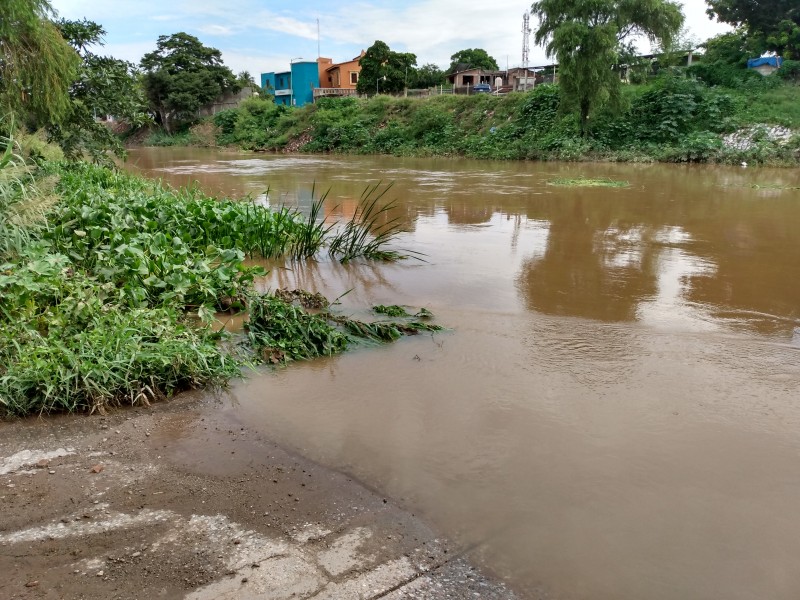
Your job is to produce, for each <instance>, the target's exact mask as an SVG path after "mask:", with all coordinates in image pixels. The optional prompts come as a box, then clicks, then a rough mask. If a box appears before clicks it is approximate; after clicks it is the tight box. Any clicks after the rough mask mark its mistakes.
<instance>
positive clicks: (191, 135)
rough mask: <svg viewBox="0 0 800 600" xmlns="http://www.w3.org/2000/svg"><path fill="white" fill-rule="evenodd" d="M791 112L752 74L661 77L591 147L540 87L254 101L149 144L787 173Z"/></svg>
mask: <svg viewBox="0 0 800 600" xmlns="http://www.w3.org/2000/svg"><path fill="white" fill-rule="evenodd" d="M698 75H701V76H702V75H703V73H702V72H700V73H698ZM730 86H732V87H730ZM798 107H800V86H797V85H793V84H791V83H787V82H783V81H781V80H780V79H777V78H762V77H761V76H759V75H755V76H754V74H752V73H750V74H745V75H742V76H741V78H740V79H736V78H733V79H731V80H730V81H728V86H725V85H716V86H710V85H706V84H704V83H702V82H701V80H700V79H694V78H690V77H686V76H684V75H674V74H668V75H664V76H662V77H660V78H657V79H655V80H653V81H651V82H649V83H647V84H645V85H632V86H625V87H624V88H623V97H622V110H620V111H614V112H612V111H611V110H604V111H601V112H599V113H597V114H595V115H594V116H593V117H592V123H591V135H590V136H589V137H588V138H582V137H581V136H580V133H579V124H578V121H577V118H576V117H575V116H572V115H569V114H565V113H564V112H563V111H561V110H560V108H561V106H560V95H559V90H558V87H557V86H552V85H543V86H539V87H538V88H536V89H535V90H534V91H531V92H528V93H512V94H508V95H505V96H500V97H497V96H492V95H488V94H478V95H473V96H440V97H433V98H428V99H409V98H394V97H389V96H378V97H374V98H370V99H355V98H343V99H323V100H321V101H320V102H318V103H317V104H315V105H310V106H306V107H303V108H300V109H288V108H286V107H282V106H276V105H274V104H273V103H271V102H270V101H269V100H264V99H258V98H254V99H250V100H247V101H245V102H244V103H243V104H242V106H241V107H240V108H238V109H236V110H227V111H223V112H221V113H218V114H217V115H215V116H214V117H213V119H211V120H209V121H206V122H204V123H201V124H199V125H197V126H195V127H194V128H192V129H191V130H190V131H187V132H184V133H182V134H179V135H178V136H164V135H162V134H157V135H155V136H153V137H151V143H152V144H154V145H168V144H176V143H177V144H197V145H223V146H237V147H240V148H243V149H246V150H267V151H303V152H340V153H353V154H391V155H398V156H465V157H471V158H485V159H510V160H612V161H663V162H720V163H734V164H738V163H739V162H742V161H747V162H751V163H761V164H780V165H792V164H797V162H798V159H799V158H800V136H798V135H797V132H798V131H800V108H798ZM786 129H788V130H791V131H789V132H788V133H787V132H786V131H785V130H786ZM737 132H738V133H737ZM792 136H793V137H792Z"/></svg>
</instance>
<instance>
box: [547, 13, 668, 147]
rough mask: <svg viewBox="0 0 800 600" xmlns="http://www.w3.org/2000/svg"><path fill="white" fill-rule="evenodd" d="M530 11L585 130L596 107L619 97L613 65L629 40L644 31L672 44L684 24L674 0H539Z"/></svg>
mask: <svg viewBox="0 0 800 600" xmlns="http://www.w3.org/2000/svg"><path fill="white" fill-rule="evenodd" d="M532 13H533V14H534V15H535V16H536V17H538V19H539V21H540V25H539V28H538V29H537V30H536V43H538V44H544V45H545V49H546V51H547V54H548V56H555V57H556V58H557V60H558V65H559V67H558V68H559V82H560V84H561V96H562V100H563V103H564V104H563V105H564V106H565V107H568V108H573V107H574V108H576V109H577V111H578V113H579V114H580V122H581V131H582V132H583V134H584V135H586V134H587V133H588V125H589V116H590V114H591V112H592V110H593V109H594V108H596V107H597V106H600V105H603V104H606V103H612V104H614V103H616V102H617V101H618V99H619V89H620V80H619V76H618V75H617V73H616V72H615V71H613V70H612V67H613V66H614V65H615V64H617V63H618V56H619V49H620V47H621V45H622V44H623V43H624V42H625V40H626V39H628V38H630V37H632V36H637V35H644V36H646V37H648V38H649V39H650V40H651V41H652V42H656V43H660V44H661V45H662V46H663V47H670V46H671V42H672V39H673V38H674V37H675V35H676V34H677V33H678V31H679V30H680V28H681V25H682V24H683V14H682V12H681V8H680V5H679V4H678V3H677V2H676V1H674V0H540V1H538V2H534V3H533V6H532Z"/></svg>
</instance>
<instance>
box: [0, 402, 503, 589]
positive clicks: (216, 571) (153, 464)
mask: <svg viewBox="0 0 800 600" xmlns="http://www.w3.org/2000/svg"><path fill="white" fill-rule="evenodd" d="M0 502H2V503H3V507H4V508H3V522H2V523H0V572H2V573H3V574H4V577H3V578H2V579H0V597H2V598H9V599H16V598H46V599H50V598H52V599H55V598H59V599H60V598H81V599H95V598H96V599H100V598H102V599H104V600H105V599H132V598H186V599H187V600H212V599H214V600H216V599H231V600H233V599H237V600H238V599H248V598H254V599H255V598H258V599H274V600H284V599H286V600H288V599H312V598H313V599H314V600H323V599H326V600H330V599H372V598H389V599H392V600H399V599H404V598H409V599H411V598H431V599H437V598H488V599H495V598H496V599H500V598H515V596H514V593H513V592H512V591H511V590H510V589H508V588H507V587H506V586H505V585H503V584H502V583H501V582H499V581H496V580H493V579H491V578H489V577H487V576H486V575H485V574H483V573H481V572H480V571H479V570H478V569H477V568H476V567H475V566H474V565H473V564H471V563H470V562H469V560H468V556H465V555H464V553H462V552H460V551H459V548H457V547H454V546H452V544H451V543H449V542H448V541H446V540H442V539H440V538H438V537H437V536H436V534H435V532H434V531H432V530H431V529H430V528H429V527H428V526H427V525H426V524H425V523H424V522H422V521H421V520H420V519H419V518H417V517H414V516H413V515H411V514H410V513H408V512H407V511H405V510H403V509H402V508H400V507H398V506H396V505H394V504H393V503H392V502H391V501H389V500H387V499H385V498H383V497H381V496H378V495H377V494H376V493H374V492H372V491H369V490H367V489H366V488H364V487H363V486H361V485H360V484H359V483H357V482H355V481H353V480H351V479H350V478H348V477H347V476H346V475H344V474H342V473H337V472H333V471H330V470H327V469H324V468H322V467H320V466H319V465H316V464H314V463H312V462H309V461H307V460H304V459H303V458H302V457H299V456H296V455H293V454H291V453H289V452H286V451H285V450H283V449H281V448H279V447H277V446H275V445H274V444H272V443H271V442H270V441H269V440H267V439H264V438H263V437H261V436H260V434H258V432H252V431H249V430H248V428H247V427H246V426H245V425H244V424H242V423H237V422H234V421H231V417H230V415H227V416H220V415H219V414H218V413H216V412H215V411H214V408H213V407H209V406H207V405H205V404H203V403H202V402H199V401H197V400H193V399H192V398H191V397H186V398H179V399H177V400H174V401H172V402H171V403H169V404H165V405H162V406H159V407H155V408H152V409H149V410H137V411H121V412H120V413H118V414H116V415H111V416H109V417H104V418H100V417H90V418H86V417H72V418H56V419H51V420H45V421H25V422H17V423H0Z"/></svg>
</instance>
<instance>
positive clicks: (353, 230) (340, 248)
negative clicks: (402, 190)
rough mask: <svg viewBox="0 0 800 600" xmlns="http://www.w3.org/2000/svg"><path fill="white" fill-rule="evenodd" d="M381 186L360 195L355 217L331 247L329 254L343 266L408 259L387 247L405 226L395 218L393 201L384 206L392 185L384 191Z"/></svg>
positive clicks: (330, 243)
mask: <svg viewBox="0 0 800 600" xmlns="http://www.w3.org/2000/svg"><path fill="white" fill-rule="evenodd" d="M380 186H381V182H378V183H376V184H375V185H373V186H369V187H367V188H366V189H365V190H364V192H363V193H362V194H361V198H360V200H359V203H358V207H357V208H356V211H355V213H354V214H353V217H352V218H351V219H350V220H349V221H347V223H345V224H344V225H343V226H342V227H340V228H339V229H338V230H337V231H336V232H335V234H334V235H333V237H332V239H331V240H330V242H329V244H328V253H329V254H330V255H331V256H332V257H334V258H336V259H338V260H339V261H340V262H342V263H346V262H349V261H351V260H353V259H354V258H360V257H363V258H367V259H371V260H386V261H395V260H400V259H402V258H406V255H407V254H409V253H406V254H403V253H402V252H399V251H397V250H391V249H388V248H387V246H388V245H389V244H390V243H391V242H393V241H394V240H395V238H396V237H397V236H398V235H400V233H401V231H402V223H401V222H400V218H399V217H392V216H391V212H392V210H393V209H395V208H396V206H397V205H396V203H395V202H394V201H391V202H388V203H385V204H384V203H382V202H381V201H382V199H383V197H384V196H385V195H386V193H387V192H388V191H389V190H390V189H391V188H392V184H391V183H390V184H389V185H387V186H385V187H384V188H383V189H381V187H380Z"/></svg>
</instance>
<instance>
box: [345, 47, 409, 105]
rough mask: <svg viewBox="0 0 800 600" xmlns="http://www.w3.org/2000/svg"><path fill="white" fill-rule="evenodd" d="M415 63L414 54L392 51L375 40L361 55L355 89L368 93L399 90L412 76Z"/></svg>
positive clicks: (360, 92)
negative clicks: (359, 71) (359, 70)
mask: <svg viewBox="0 0 800 600" xmlns="http://www.w3.org/2000/svg"><path fill="white" fill-rule="evenodd" d="M416 64H417V56H416V55H415V54H411V53H410V52H394V51H392V50H391V49H390V48H389V46H388V45H386V43H385V42H382V41H380V40H376V41H375V43H374V44H372V46H370V47H369V48H367V51H366V52H365V53H364V56H362V57H361V73H360V75H359V77H358V84H357V85H356V90H357V91H358V93H359V94H370V95H372V94H376V93H390V94H391V93H396V92H401V91H403V89H404V88H405V87H406V84H407V83H408V81H409V77H412V76H413V74H414V67H415V66H416Z"/></svg>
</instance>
